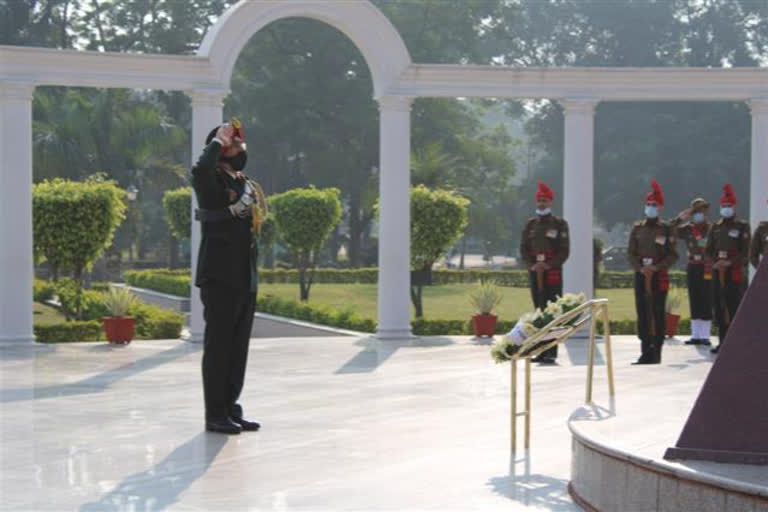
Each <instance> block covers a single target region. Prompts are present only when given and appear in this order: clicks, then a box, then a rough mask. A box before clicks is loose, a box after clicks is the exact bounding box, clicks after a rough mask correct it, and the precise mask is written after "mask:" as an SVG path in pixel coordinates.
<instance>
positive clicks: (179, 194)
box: [163, 187, 192, 240]
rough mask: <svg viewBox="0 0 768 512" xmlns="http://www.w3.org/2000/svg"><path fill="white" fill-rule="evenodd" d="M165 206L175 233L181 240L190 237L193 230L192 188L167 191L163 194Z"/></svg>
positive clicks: (167, 217) (169, 222)
mask: <svg viewBox="0 0 768 512" xmlns="http://www.w3.org/2000/svg"><path fill="white" fill-rule="evenodd" d="M163 208H164V209H165V219H166V220H167V221H168V226H169V227H170V228H171V232H172V233H173V235H174V236H175V237H176V238H178V239H180V240H184V239H188V238H189V236H190V232H191V230H192V217H191V211H192V188H191V187H182V188H177V189H175V190H168V191H166V192H165V194H163Z"/></svg>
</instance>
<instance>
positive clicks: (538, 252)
mask: <svg viewBox="0 0 768 512" xmlns="http://www.w3.org/2000/svg"><path fill="white" fill-rule="evenodd" d="M554 198H555V194H554V192H552V189H551V188H549V187H548V186H547V185H546V184H545V183H542V182H539V188H538V190H537V192H536V216H535V217H532V218H530V219H528V222H526V224H525V229H523V234H522V237H521V240H520V254H521V256H522V258H523V261H524V262H525V265H526V267H527V268H528V270H529V281H530V288H531V297H532V298H533V306H534V307H535V308H541V309H544V308H545V307H546V305H547V302H549V301H551V300H555V299H557V297H558V296H559V295H562V293H563V270H562V268H563V263H565V260H567V259H568V251H569V249H570V245H569V239H568V223H567V222H566V221H565V220H564V219H561V218H560V217H556V216H554V215H552V201H553V200H554ZM556 358H557V347H556V346H555V347H552V348H551V349H549V350H546V351H545V352H542V353H541V354H540V355H539V356H537V357H536V358H534V359H533V360H534V361H535V362H539V363H548V364H552V363H554V362H555V359H556Z"/></svg>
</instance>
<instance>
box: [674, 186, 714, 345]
mask: <svg viewBox="0 0 768 512" xmlns="http://www.w3.org/2000/svg"><path fill="white" fill-rule="evenodd" d="M708 215H709V202H707V201H705V200H704V199H702V198H700V197H699V198H696V199H694V200H693V201H691V207H690V208H688V209H687V210H683V211H682V212H680V215H678V216H677V218H675V220H674V221H673V224H674V225H675V228H676V236H677V238H678V239H679V240H682V241H683V242H684V243H685V246H686V248H687V249H688V266H687V267H686V279H687V284H688V302H689V304H690V307H691V339H690V340H688V341H686V342H685V344H686V345H709V344H710V342H709V335H710V332H711V329H712V260H711V259H710V258H709V257H708V256H707V254H706V252H705V251H704V250H705V249H706V247H707V233H709V227H710V223H709V221H708V220H707V216H708Z"/></svg>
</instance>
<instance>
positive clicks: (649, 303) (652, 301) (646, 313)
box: [627, 219, 677, 363]
mask: <svg viewBox="0 0 768 512" xmlns="http://www.w3.org/2000/svg"><path fill="white" fill-rule="evenodd" d="M627 257H628V259H629V263H630V264H631V265H632V267H633V268H634V269H635V308H636V310H637V329H638V335H639V337H640V342H641V345H640V346H641V351H642V353H641V355H640V359H639V361H638V362H640V363H660V362H661V348H662V346H663V344H664V334H665V331H666V329H665V326H666V323H665V311H664V305H665V303H666V301H667V292H668V291H669V272H668V269H669V267H670V266H671V265H673V264H674V263H675V262H676V261H677V250H676V249H675V234H674V230H673V228H672V226H671V225H670V224H668V223H666V222H664V221H660V220H658V219H645V220H643V221H640V222H637V223H635V225H634V227H633V228H632V231H631V232H630V234H629V247H628V248H627ZM650 265H653V266H655V267H656V269H657V270H656V272H654V273H653V275H652V276H651V278H650V279H649V280H648V281H646V279H645V276H644V275H643V273H642V272H641V271H640V270H641V269H642V268H643V267H645V266H650Z"/></svg>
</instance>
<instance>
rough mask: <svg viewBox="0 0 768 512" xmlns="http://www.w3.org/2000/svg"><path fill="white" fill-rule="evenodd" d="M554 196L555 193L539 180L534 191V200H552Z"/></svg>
mask: <svg viewBox="0 0 768 512" xmlns="http://www.w3.org/2000/svg"><path fill="white" fill-rule="evenodd" d="M554 198H555V193H554V192H552V189H551V188H549V186H547V184H546V183H544V182H543V181H539V189H538V190H537V191H536V200H537V201H538V200H539V199H549V200H550V201H552V200H553V199H554Z"/></svg>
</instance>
